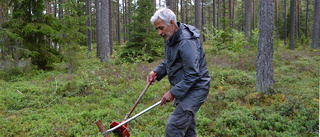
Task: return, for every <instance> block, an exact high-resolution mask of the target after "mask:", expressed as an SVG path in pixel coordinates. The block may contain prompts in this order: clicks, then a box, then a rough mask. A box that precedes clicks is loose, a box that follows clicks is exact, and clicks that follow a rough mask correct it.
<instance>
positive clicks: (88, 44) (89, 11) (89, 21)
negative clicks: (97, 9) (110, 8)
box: [86, 0, 92, 52]
mask: <svg viewBox="0 0 320 137" xmlns="http://www.w3.org/2000/svg"><path fill="white" fill-rule="evenodd" d="M86 16H87V22H86V26H87V47H88V51H89V52H91V50H92V49H91V43H92V36H91V35H92V32H91V29H90V27H91V1H90V0H86Z"/></svg>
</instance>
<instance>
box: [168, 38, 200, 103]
mask: <svg viewBox="0 0 320 137" xmlns="http://www.w3.org/2000/svg"><path fill="white" fill-rule="evenodd" d="M196 42H198V43H196ZM198 44H200V42H199V41H196V40H183V41H181V42H180V44H179V46H180V47H179V53H180V56H181V59H182V65H183V73H184V74H183V77H182V79H181V81H180V82H178V83H177V84H176V85H175V86H174V87H172V89H171V90H170V91H171V93H172V94H173V95H174V97H175V98H177V99H179V98H181V97H183V96H184V95H185V94H186V93H187V92H188V91H189V90H190V88H191V87H192V86H193V85H194V84H196V82H197V80H198V79H199V77H200V72H199V70H200V69H199V66H200V64H199V59H200V51H199V50H200V48H198Z"/></svg>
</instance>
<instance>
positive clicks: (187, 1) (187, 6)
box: [186, 0, 189, 24]
mask: <svg viewBox="0 0 320 137" xmlns="http://www.w3.org/2000/svg"><path fill="white" fill-rule="evenodd" d="M186 9H187V10H186V24H189V18H188V15H189V0H186Z"/></svg>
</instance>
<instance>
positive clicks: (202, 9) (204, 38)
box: [201, 0, 206, 42]
mask: <svg viewBox="0 0 320 137" xmlns="http://www.w3.org/2000/svg"><path fill="white" fill-rule="evenodd" d="M203 5H204V0H202V1H201V6H202V8H201V11H202V13H201V14H202V15H201V20H202V21H201V31H202V32H203V33H206V32H205V30H204V29H203V27H204V25H205V24H206V14H205V9H204V6H203ZM201 36H202V41H203V42H206V37H205V36H204V35H203V34H202V33H201Z"/></svg>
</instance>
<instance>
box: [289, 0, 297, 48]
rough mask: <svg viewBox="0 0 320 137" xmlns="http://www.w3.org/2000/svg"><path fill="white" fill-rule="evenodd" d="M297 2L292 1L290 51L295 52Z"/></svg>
mask: <svg viewBox="0 0 320 137" xmlns="http://www.w3.org/2000/svg"><path fill="white" fill-rule="evenodd" d="M295 12H296V0H290V49H291V50H294V38H295V32H294V30H295V21H296V20H295Z"/></svg>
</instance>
